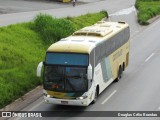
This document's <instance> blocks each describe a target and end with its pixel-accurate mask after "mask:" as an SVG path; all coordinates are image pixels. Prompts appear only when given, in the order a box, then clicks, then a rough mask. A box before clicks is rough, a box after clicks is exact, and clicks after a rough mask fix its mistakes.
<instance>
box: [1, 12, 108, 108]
mask: <svg viewBox="0 0 160 120" xmlns="http://www.w3.org/2000/svg"><path fill="white" fill-rule="evenodd" d="M106 16H108V15H107V13H106V12H104V11H103V12H99V13H94V14H87V15H82V16H79V17H74V18H71V17H67V18H61V19H56V18H52V17H51V16H49V15H44V14H39V15H38V16H37V17H36V18H35V20H34V21H33V22H29V23H22V24H16V25H10V26H7V27H1V28H0V108H2V107H4V106H5V105H7V104H9V103H10V102H12V101H14V100H15V99H17V98H18V97H20V96H22V95H23V94H25V93H26V92H28V91H29V90H31V89H33V88H34V87H36V86H37V85H40V84H41V82H42V81H41V79H40V78H37V77H36V68H37V64H38V63H39V62H40V61H41V60H43V59H44V56H45V51H46V49H47V48H48V46H49V45H50V44H51V43H53V42H56V41H58V40H59V39H61V38H63V37H66V36H68V35H70V34H72V32H74V31H75V30H77V29H80V28H82V27H84V26H87V25H91V24H94V23H96V22H97V21H99V20H101V19H102V18H104V17H106Z"/></svg>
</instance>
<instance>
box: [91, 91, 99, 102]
mask: <svg viewBox="0 0 160 120" xmlns="http://www.w3.org/2000/svg"><path fill="white" fill-rule="evenodd" d="M97 97H98V88H97V89H96V91H95V95H94V99H93V101H92V104H94V103H96V101H97Z"/></svg>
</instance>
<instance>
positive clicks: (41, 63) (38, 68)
mask: <svg viewBox="0 0 160 120" xmlns="http://www.w3.org/2000/svg"><path fill="white" fill-rule="evenodd" d="M42 67H43V62H40V63H39V64H38V66H37V77H41V71H42Z"/></svg>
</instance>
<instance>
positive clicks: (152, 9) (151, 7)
mask: <svg viewBox="0 0 160 120" xmlns="http://www.w3.org/2000/svg"><path fill="white" fill-rule="evenodd" d="M135 6H136V8H137V9H138V11H139V12H138V22H139V23H140V24H142V25H148V24H149V22H148V20H149V19H151V18H153V17H155V16H156V15H160V0H137V1H136V5H135Z"/></svg>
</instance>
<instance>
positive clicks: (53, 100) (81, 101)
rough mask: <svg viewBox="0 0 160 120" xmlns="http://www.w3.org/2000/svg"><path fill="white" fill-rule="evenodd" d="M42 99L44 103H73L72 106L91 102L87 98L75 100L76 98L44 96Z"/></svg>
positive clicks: (85, 104) (86, 104)
mask: <svg viewBox="0 0 160 120" xmlns="http://www.w3.org/2000/svg"><path fill="white" fill-rule="evenodd" d="M44 101H45V102H46V103H51V104H58V105H73V106H88V105H89V104H90V103H91V101H90V99H88V98H86V99H82V100H77V99H57V98H50V97H47V96H44Z"/></svg>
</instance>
